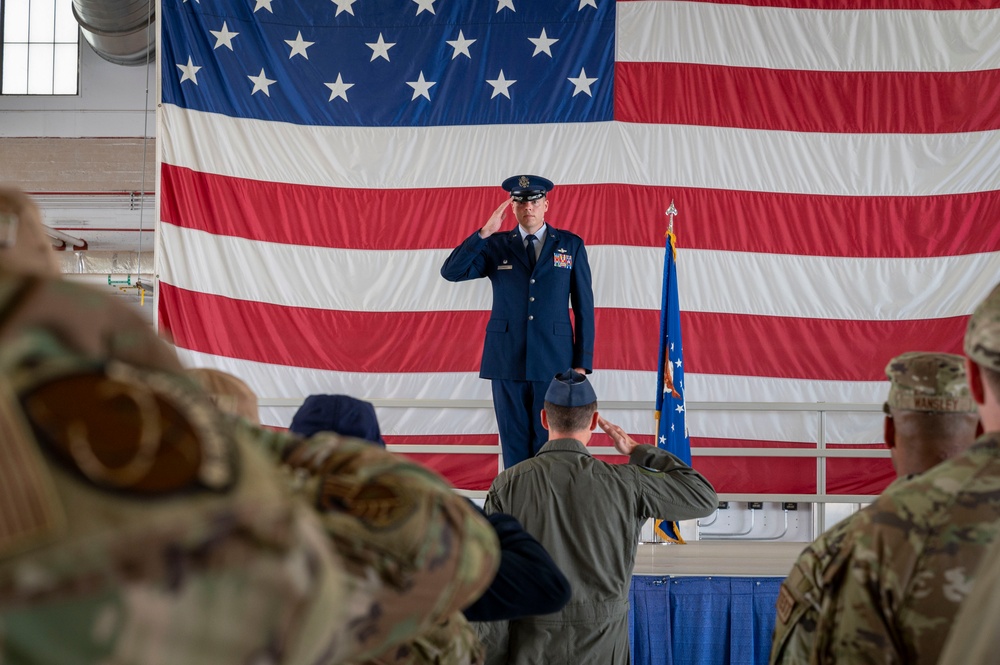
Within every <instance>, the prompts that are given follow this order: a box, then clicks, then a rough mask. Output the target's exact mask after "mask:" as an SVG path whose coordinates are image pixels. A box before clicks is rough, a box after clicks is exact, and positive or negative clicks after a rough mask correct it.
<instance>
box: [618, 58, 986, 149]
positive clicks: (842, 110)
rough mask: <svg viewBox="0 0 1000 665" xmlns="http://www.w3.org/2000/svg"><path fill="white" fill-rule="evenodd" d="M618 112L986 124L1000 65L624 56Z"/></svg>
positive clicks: (932, 129)
mask: <svg viewBox="0 0 1000 665" xmlns="http://www.w3.org/2000/svg"><path fill="white" fill-rule="evenodd" d="M679 90H683V91H684V93H683V94H678V91H679ZM876 90H877V91H878V93H877V94H873V91H876ZM615 119H616V120H621V121H624V122H638V123H648V124H671V125H707V126H713V127H741V128H744V129H769V130H777V131H791V132H830V133H856V134H872V133H891V134H946V133H953V132H980V131H987V130H993V129H997V128H1000V69H992V70H985V71H969V72H844V71H836V72H829V71H812V70H810V71H803V70H789V69H762V68H752V67H726V66H719V65H701V64H687V63H675V62H641V63H640V62H620V63H618V64H616V65H615Z"/></svg>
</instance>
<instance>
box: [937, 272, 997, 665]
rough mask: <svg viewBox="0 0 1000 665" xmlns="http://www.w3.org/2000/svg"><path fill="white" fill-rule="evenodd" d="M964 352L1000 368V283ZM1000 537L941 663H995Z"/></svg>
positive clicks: (984, 306)
mask: <svg viewBox="0 0 1000 665" xmlns="http://www.w3.org/2000/svg"><path fill="white" fill-rule="evenodd" d="M965 353H966V355H967V356H969V358H971V359H972V360H973V361H974V362H975V363H976V364H978V365H979V366H980V367H985V368H988V369H992V370H993V371H994V372H1000V284H998V285H997V286H996V288H994V289H993V292H992V293H991V294H990V295H989V296H988V297H987V299H986V301H985V302H984V303H983V304H982V305H980V308H979V309H978V310H977V311H976V314H975V315H974V316H973V317H972V319H971V320H970V321H969V329H968V331H967V332H966V335H965ZM998 590H1000V539H998V540H997V542H995V543H994V544H993V546H992V547H991V548H990V551H989V552H988V553H987V554H986V556H984V557H983V563H982V565H981V566H980V567H979V569H978V570H977V571H976V584H975V588H974V589H973V590H972V592H971V593H970V594H969V597H968V598H967V599H966V601H965V602H964V603H962V609H961V610H960V611H959V613H958V616H957V617H955V621H954V623H953V624H952V628H951V632H950V633H949V634H948V640H947V642H945V646H944V651H943V652H942V653H941V661H940V662H941V663H942V665H959V664H961V665H966V664H971V665H985V664H986V663H995V662H996V661H997V653H1000V593H997V591H998Z"/></svg>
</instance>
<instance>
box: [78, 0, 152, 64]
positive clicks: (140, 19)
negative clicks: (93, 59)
mask: <svg viewBox="0 0 1000 665" xmlns="http://www.w3.org/2000/svg"><path fill="white" fill-rule="evenodd" d="M154 7H155V5H154V3H153V2H151V0H73V17H74V18H76V22H77V23H79V24H80V32H81V33H82V34H83V37H84V39H86V40H87V42H88V43H89V44H90V46H91V48H93V49H94V52H95V53H97V55H99V56H101V57H102V58H104V59H105V60H107V61H108V62H112V63H114V64H116V65H129V66H138V65H145V64H148V63H150V62H152V61H153V58H154V55H155V54H156V12H155V9H154Z"/></svg>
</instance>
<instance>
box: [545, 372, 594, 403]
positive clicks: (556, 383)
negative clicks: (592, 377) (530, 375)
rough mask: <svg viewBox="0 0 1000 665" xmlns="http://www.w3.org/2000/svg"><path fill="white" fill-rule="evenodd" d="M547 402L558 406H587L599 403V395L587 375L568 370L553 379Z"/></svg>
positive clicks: (546, 393) (546, 392)
mask: <svg viewBox="0 0 1000 665" xmlns="http://www.w3.org/2000/svg"><path fill="white" fill-rule="evenodd" d="M545 401H546V402H549V403H551V404H555V405H556V406H569V407H573V406H586V405H587V404H593V403H594V402H596V401H597V393H595V392H594V387H593V386H592V385H590V381H588V380H587V377H586V376H585V375H583V374H580V373H579V372H577V371H576V370H572V369H568V370H566V371H565V372H562V373H561V374H556V376H555V378H554V379H552V383H550V384H549V389H548V390H546V391H545Z"/></svg>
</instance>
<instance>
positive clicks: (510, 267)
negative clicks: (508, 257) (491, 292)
mask: <svg viewBox="0 0 1000 665" xmlns="http://www.w3.org/2000/svg"><path fill="white" fill-rule="evenodd" d="M513 269H514V266H512V265H506V266H497V270H513Z"/></svg>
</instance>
